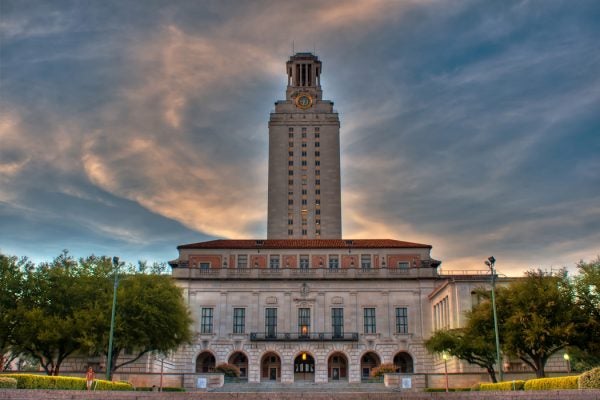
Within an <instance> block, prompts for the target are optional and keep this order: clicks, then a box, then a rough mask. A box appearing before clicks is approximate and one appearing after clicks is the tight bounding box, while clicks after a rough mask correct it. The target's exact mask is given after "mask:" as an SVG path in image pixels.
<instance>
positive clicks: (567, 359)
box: [563, 353, 571, 374]
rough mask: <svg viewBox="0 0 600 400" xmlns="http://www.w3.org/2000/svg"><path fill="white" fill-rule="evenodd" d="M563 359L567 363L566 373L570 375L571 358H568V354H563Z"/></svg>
mask: <svg viewBox="0 0 600 400" xmlns="http://www.w3.org/2000/svg"><path fill="white" fill-rule="evenodd" d="M563 358H564V359H565V361H566V362H567V372H568V373H569V374H570V373H571V357H569V354H567V353H565V354H564V355H563Z"/></svg>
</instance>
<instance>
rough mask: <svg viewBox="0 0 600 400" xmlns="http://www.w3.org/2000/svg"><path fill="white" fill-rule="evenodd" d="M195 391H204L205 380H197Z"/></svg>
mask: <svg viewBox="0 0 600 400" xmlns="http://www.w3.org/2000/svg"><path fill="white" fill-rule="evenodd" d="M196 388H197V389H206V378H198V382H197V383H196Z"/></svg>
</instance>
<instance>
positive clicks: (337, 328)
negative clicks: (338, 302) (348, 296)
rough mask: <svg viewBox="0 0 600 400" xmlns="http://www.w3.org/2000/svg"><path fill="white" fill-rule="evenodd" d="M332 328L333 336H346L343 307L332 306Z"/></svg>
mask: <svg viewBox="0 0 600 400" xmlns="http://www.w3.org/2000/svg"><path fill="white" fill-rule="evenodd" d="M331 330H332V332H333V338H334V339H335V338H341V337H344V309H343V308H332V309H331Z"/></svg>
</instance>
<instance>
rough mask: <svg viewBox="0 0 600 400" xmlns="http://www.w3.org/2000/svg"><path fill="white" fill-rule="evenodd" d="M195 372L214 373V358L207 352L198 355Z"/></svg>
mask: <svg viewBox="0 0 600 400" xmlns="http://www.w3.org/2000/svg"><path fill="white" fill-rule="evenodd" d="M196 372H201V373H205V372H215V356H214V355H213V354H212V353H211V352H208V351H205V352H203V353H200V354H199V355H198V357H197V358H196Z"/></svg>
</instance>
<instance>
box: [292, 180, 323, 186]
mask: <svg viewBox="0 0 600 400" xmlns="http://www.w3.org/2000/svg"><path fill="white" fill-rule="evenodd" d="M320 184H321V180H320V179H317V180H315V185H320ZM290 185H291V183H290Z"/></svg>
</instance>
